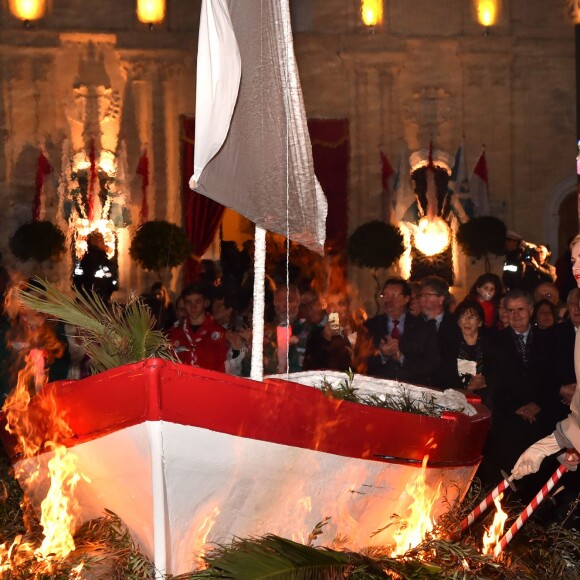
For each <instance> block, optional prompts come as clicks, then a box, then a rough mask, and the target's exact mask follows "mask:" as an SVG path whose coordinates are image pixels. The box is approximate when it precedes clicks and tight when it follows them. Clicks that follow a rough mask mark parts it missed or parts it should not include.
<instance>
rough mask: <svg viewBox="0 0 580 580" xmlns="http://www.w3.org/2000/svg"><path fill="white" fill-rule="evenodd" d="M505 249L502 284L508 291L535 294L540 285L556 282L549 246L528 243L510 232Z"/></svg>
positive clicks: (507, 235)
mask: <svg viewBox="0 0 580 580" xmlns="http://www.w3.org/2000/svg"><path fill="white" fill-rule="evenodd" d="M505 247H506V259H505V263H504V266H503V275H502V282H503V283H504V286H505V287H506V289H507V290H514V289H520V290H525V291H526V292H529V293H533V291H534V289H535V288H536V286H538V285H539V284H542V283H543V282H550V283H553V282H554V280H555V268H554V266H552V265H551V264H550V263H548V259H549V257H550V250H549V248H548V247H547V246H545V245H543V244H538V245H536V244H532V243H530V242H526V241H525V240H524V239H523V238H522V236H520V235H519V234H516V233H515V232H514V231H511V230H510V231H508V232H507V234H506V242H505Z"/></svg>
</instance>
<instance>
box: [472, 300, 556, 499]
mask: <svg viewBox="0 0 580 580" xmlns="http://www.w3.org/2000/svg"><path fill="white" fill-rule="evenodd" d="M533 304H534V303H533V299H532V297H531V296H530V295H529V294H528V293H526V292H524V291H523V290H511V291H510V292H508V293H507V294H506V296H505V307H506V310H507V313H508V317H509V327H508V328H506V329H504V330H502V331H501V332H500V333H499V334H498V336H497V339H496V340H495V341H494V348H493V351H492V353H491V356H490V365H489V367H488V369H489V372H488V374H487V385H488V389H489V392H490V398H491V410H492V428H491V431H490V434H489V437H488V440H487V443H486V448H485V450H484V461H483V462H482V465H481V467H480V472H479V475H480V477H481V479H482V483H483V484H484V485H491V484H495V483H497V481H498V480H499V479H498V477H501V476H500V473H501V469H504V470H505V471H509V470H510V469H511V467H512V466H513V464H514V463H515V461H516V460H517V458H518V457H519V456H520V454H521V453H522V452H523V451H524V450H525V449H527V448H528V447H529V446H530V445H531V444H532V443H534V442H535V441H537V440H538V439H540V438H541V437H543V436H544V435H547V434H548V433H549V432H550V430H553V424H552V425H551V427H550V425H549V424H548V423H549V419H548V416H547V415H548V413H547V407H548V406H549V401H550V395H551V392H550V391H551V389H550V388H549V383H550V380H552V378H551V376H550V375H551V373H552V370H553V364H554V360H553V357H552V356H551V355H550V353H552V352H553V350H552V348H551V336H552V334H551V333H549V332H547V331H542V330H540V329H539V328H538V327H536V326H532V324H531V317H532V312H533ZM526 484H527V482H526ZM530 486H531V487H530V490H531V491H532V492H533V493H535V491H537V489H535V491H534V486H536V484H535V482H530ZM540 486H541V484H540ZM536 487H537V486H536ZM525 493H526V491H525V490H522V492H521V493H520V494H518V498H519V499H520V500H522V501H524V496H525ZM525 499H527V498H525ZM529 499H531V497H530V498H529Z"/></svg>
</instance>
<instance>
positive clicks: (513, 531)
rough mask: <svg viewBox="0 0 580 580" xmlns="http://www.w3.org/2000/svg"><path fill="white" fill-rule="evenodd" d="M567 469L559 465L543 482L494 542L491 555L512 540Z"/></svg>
mask: <svg viewBox="0 0 580 580" xmlns="http://www.w3.org/2000/svg"><path fill="white" fill-rule="evenodd" d="M567 471H568V468H567V467H565V466H564V465H560V467H558V469H556V471H554V473H553V474H552V477H550V479H548V481H547V482H546V483H545V484H544V486H543V487H542V489H541V490H540V491H539V492H538V493H537V495H536V497H535V498H534V499H533V500H532V501H531V502H530V503H529V504H528V506H527V507H526V509H525V510H524V511H523V512H522V513H521V514H520V516H519V518H518V519H517V520H516V521H515V522H514V523H513V524H512V525H511V527H510V529H509V530H508V531H507V532H506V533H505V534H504V536H503V538H502V539H501V540H500V541H499V542H498V543H497V544H496V546H495V548H494V550H493V557H494V558H497V557H498V556H499V555H500V554H501V553H502V552H503V551H504V550H505V548H506V546H507V545H508V544H509V543H510V542H511V541H512V538H513V537H514V536H515V535H516V533H517V532H518V530H519V529H520V528H521V527H522V526H523V525H524V524H525V523H526V522H527V521H528V518H529V517H530V516H531V515H532V514H533V513H534V511H535V510H536V509H537V507H538V506H539V505H540V504H541V503H542V502H543V501H544V499H546V497H548V494H549V493H550V491H551V490H552V489H553V487H554V486H555V485H556V483H558V481H559V479H560V478H561V477H562V476H563V475H564V474H565V473H566V472H567Z"/></svg>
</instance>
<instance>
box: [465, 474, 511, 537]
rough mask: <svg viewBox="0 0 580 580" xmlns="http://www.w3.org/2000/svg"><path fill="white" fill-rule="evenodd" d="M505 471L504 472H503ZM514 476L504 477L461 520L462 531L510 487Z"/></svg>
mask: <svg viewBox="0 0 580 580" xmlns="http://www.w3.org/2000/svg"><path fill="white" fill-rule="evenodd" d="M502 473H503V472H502ZM511 480H512V476H510V477H506V478H504V480H503V481H502V482H500V483H499V484H498V485H496V486H495V487H494V488H493V489H492V490H491V491H490V492H489V493H488V494H487V496H486V497H485V499H484V500H482V502H481V503H480V504H479V505H478V506H477V507H476V508H474V509H473V510H472V512H471V513H470V514H469V515H468V516H467V517H466V518H464V520H463V521H462V522H461V532H464V531H465V530H466V529H467V528H468V527H469V526H470V525H471V524H472V523H473V522H474V521H475V520H476V519H477V518H478V517H479V516H480V515H481V514H482V513H483V512H484V511H485V510H486V509H487V508H488V507H489V506H490V505H492V504H493V500H494V499H495V498H496V497H498V496H499V495H500V494H502V493H503V492H504V491H505V490H506V489H507V488H508V487H510V482H511Z"/></svg>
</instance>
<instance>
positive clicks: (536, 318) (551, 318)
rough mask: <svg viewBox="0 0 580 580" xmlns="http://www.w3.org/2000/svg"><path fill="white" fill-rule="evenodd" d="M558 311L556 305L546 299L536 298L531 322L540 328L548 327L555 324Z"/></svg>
mask: <svg viewBox="0 0 580 580" xmlns="http://www.w3.org/2000/svg"><path fill="white" fill-rule="evenodd" d="M557 319H558V313H557V311H556V307H555V306H554V305H553V304H552V303H551V302H550V301H549V300H548V299H547V298H544V299H542V300H538V302H536V303H535V304H534V312H533V314H532V324H535V325H536V326H537V327H538V328H541V329H542V330H544V329H546V328H550V326H554V324H556V320H557Z"/></svg>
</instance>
